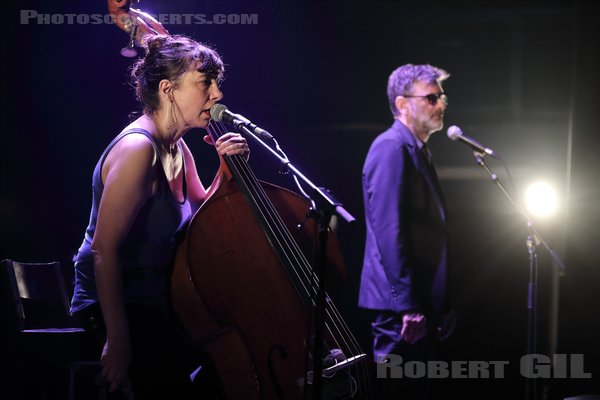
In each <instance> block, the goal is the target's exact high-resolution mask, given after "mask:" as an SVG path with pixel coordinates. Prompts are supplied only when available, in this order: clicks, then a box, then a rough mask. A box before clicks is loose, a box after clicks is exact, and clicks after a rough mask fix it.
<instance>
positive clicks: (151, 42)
mask: <svg viewBox="0 0 600 400" xmlns="http://www.w3.org/2000/svg"><path fill="white" fill-rule="evenodd" d="M169 39H170V36H168V35H162V34H153V33H149V34H146V35H144V36H143V37H142V43H141V44H142V47H143V48H144V49H145V50H146V54H150V53H156V52H158V51H159V50H160V49H161V48H162V47H163V46H165V45H166V44H167V43H168V42H169Z"/></svg>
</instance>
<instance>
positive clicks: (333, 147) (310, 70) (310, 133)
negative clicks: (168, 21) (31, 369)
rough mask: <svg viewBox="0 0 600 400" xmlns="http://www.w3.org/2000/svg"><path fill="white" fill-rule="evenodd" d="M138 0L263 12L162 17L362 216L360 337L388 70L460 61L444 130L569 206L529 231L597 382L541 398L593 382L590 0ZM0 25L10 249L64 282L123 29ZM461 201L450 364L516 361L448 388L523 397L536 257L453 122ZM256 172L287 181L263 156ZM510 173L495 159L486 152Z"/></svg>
mask: <svg viewBox="0 0 600 400" xmlns="http://www.w3.org/2000/svg"><path fill="white" fill-rule="evenodd" d="M423 4H424V5H416V4H414V3H410V2H405V1H397V2H395V1H381V2H375V1H372V2H361V1H302V2H295V3H287V2H268V1H257V2H246V1H240V0H238V1H230V0H227V1H203V2H193V1H189V0H186V1H178V2H164V1H163V2H161V1H158V0H155V1H145V2H143V3H142V8H143V9H144V10H146V11H148V12H151V13H202V14H206V15H207V16H208V17H209V18H210V16H212V15H214V14H229V13H235V14H243V13H247V14H258V24H253V25H233V24H224V25H214V24H213V25H208V24H201V25H200V24H198V25H193V24H188V25H184V24H179V25H166V26H165V27H166V28H167V29H169V31H170V32H171V33H182V34H187V35H190V36H192V37H193V38H195V39H197V40H200V41H203V42H206V43H209V44H211V45H213V46H214V47H216V49H217V50H218V51H219V52H220V54H221V55H222V56H223V58H224V60H225V62H226V64H227V65H228V68H227V73H226V75H227V79H226V81H225V83H224V84H223V87H222V89H223V92H224V93H225V98H224V99H223V103H224V104H226V105H227V106H228V107H229V109H231V110H233V111H234V112H238V113H241V114H244V115H245V116H247V117H248V118H250V119H252V120H253V121H254V122H256V123H258V124H259V125H261V126H262V127H264V128H266V129H268V130H269V131H270V132H271V133H273V134H274V135H275V136H276V137H277V139H278V141H279V143H280V145H281V146H282V148H283V149H284V150H285V151H286V152H287V154H288V156H289V157H290V158H291V160H292V161H293V162H294V164H295V165H296V166H297V167H298V168H299V169H300V170H302V171H303V172H304V173H305V174H306V175H307V176H309V177H311V178H312V179H313V180H314V181H315V182H316V183H318V184H319V185H322V186H326V187H328V188H329V189H331V190H332V191H333V192H334V193H335V194H336V196H337V197H338V198H339V199H340V200H341V201H342V202H343V203H344V205H345V206H346V208H347V210H348V211H350V212H351V213H352V214H353V215H354V216H355V217H356V218H357V221H358V222H357V223H356V224H355V225H353V226H348V225H346V224H344V223H342V222H340V223H339V227H338V233H339V238H340V241H341V246H342V250H343V252H344V256H345V258H346V268H347V270H348V281H347V282H346V289H345V291H344V292H343V293H342V295H340V296H339V298H338V299H337V302H338V303H339V305H340V307H341V308H342V310H343V312H344V313H345V315H347V320H348V323H349V324H350V326H351V327H352V328H354V331H355V333H356V336H357V337H358V338H359V340H360V342H361V343H362V344H363V346H364V348H365V349H369V348H370V338H369V327H368V322H367V319H366V315H365V313H364V312H363V311H361V310H358V309H357V307H356V301H357V290H358V283H359V275H360V268H361V261H362V251H363V240H364V222H363V210H362V195H361V188H360V172H361V168H362V162H363V159H364V157H365V155H366V152H367V150H368V147H369V145H370V143H371V141H372V140H373V139H374V138H375V136H376V135H377V134H378V133H379V132H381V131H383V130H384V129H386V127H387V126H388V125H389V124H391V122H392V119H391V115H390V112H389V110H388V105H387V98H386V92H385V90H386V83H387V77H388V75H389V73H390V72H391V71H392V70H393V69H395V68H396V67H397V66H399V65H401V64H404V63H431V64H433V65H436V66H439V67H442V68H444V69H446V70H448V71H449V72H450V73H451V75H452V76H451V78H450V79H449V80H448V82H447V84H446V85H445V89H446V91H447V92H448V93H449V94H450V105H449V108H448V110H447V113H446V127H448V126H450V125H453V124H456V125H459V126H460V127H461V128H462V130H463V131H464V132H465V134H467V135H471V136H474V137H476V138H477V139H478V140H480V141H481V142H482V143H485V144H486V145H487V146H489V147H491V148H493V149H494V150H496V151H497V152H498V153H499V154H500V155H501V156H502V158H503V160H504V161H505V163H506V165H507V166H508V168H509V170H510V172H511V175H512V177H513V179H514V191H512V192H511V193H513V195H514V197H515V198H516V199H517V200H519V201H520V200H521V199H522V193H523V191H524V188H525V186H526V184H527V183H529V182H531V181H533V180H537V179H545V180H548V181H550V182H552V183H553V184H554V185H555V186H556V187H557V189H558V191H559V194H560V200H561V207H560V212H559V214H558V216H556V217H555V218H554V219H552V220H549V221H539V222H538V221H536V224H537V227H538V229H539V231H540V233H541V234H542V236H543V237H544V238H545V239H546V241H547V242H548V243H549V244H550V246H551V247H552V248H553V249H554V250H556V251H557V253H558V254H559V255H560V256H561V257H562V259H563V260H564V261H565V263H566V265H567V268H566V271H565V273H564V275H563V276H562V277H560V279H559V281H558V287H559V290H558V291H556V292H555V294H556V293H558V297H554V298H555V299H557V300H558V310H559V313H558V325H557V329H558V330H557V333H558V334H557V336H556V337H557V341H556V348H555V351H556V352H557V353H568V354H571V353H582V354H584V357H585V370H586V372H591V373H592V374H593V378H592V379H551V380H546V381H544V382H542V383H543V384H544V386H545V389H544V394H545V396H546V397H547V398H550V399H562V398H563V397H567V396H573V395H576V394H583V393H600V385H599V379H598V378H599V377H600V346H598V344H597V340H598V338H599V337H600V324H599V323H598V311H597V305H598V304H599V300H600V295H599V287H600V285H599V283H600V262H599V261H600V256H599V254H598V251H597V247H598V245H599V244H600V243H599V242H598V240H597V237H598V235H597V233H594V232H596V230H597V226H598V223H599V222H600V207H599V206H598V201H599V200H600V192H599V189H598V187H599V184H600V169H599V167H600V160H599V158H598V157H597V151H598V149H599V142H600V139H599V138H598V134H597V127H598V122H599V121H598V114H599V112H598V105H599V101H598V93H599V92H598V80H599V78H598V71H599V70H600V69H599V63H598V61H599V56H600V53H599V46H598V40H599V39H600V35H599V32H598V24H597V21H596V17H595V15H596V14H597V7H596V6H594V5H593V4H588V2H579V1H488V2H481V1H479V2H475V1H429V2H426V3H423ZM10 7H11V8H10V11H7V12H5V14H4V21H3V25H2V29H3V33H2V63H3V67H4V68H3V71H4V74H3V79H2V87H3V90H2V110H3V115H2V141H1V148H2V157H1V158H0V159H1V167H0V174H1V175H0V176H1V181H0V188H1V194H0V218H1V226H2V228H1V236H0V258H13V259H16V260H21V261H45V260H59V261H61V262H63V265H64V266H65V272H66V274H67V276H68V277H70V275H71V274H72V265H71V262H70V259H71V257H72V255H73V253H74V252H75V251H76V249H77V248H78V246H79V244H80V242H81V240H82V238H83V232H84V229H85V226H86V225H87V222H88V217H89V206H90V202H91V190H90V189H91V188H90V184H91V174H92V170H93V168H94V165H95V163H96V161H97V158H98V156H99V155H100V153H101V152H102V150H103V149H104V147H105V146H106V144H107V143H108V142H109V141H110V140H111V139H112V138H113V137H114V136H115V135H116V134H117V133H118V132H119V131H120V130H121V129H122V127H123V126H124V125H126V124H127V123H128V121H129V114H130V112H131V111H134V110H137V109H138V108H139V107H138V105H137V103H136V101H135V100H134V95H133V91H132V90H131V88H130V86H129V85H128V83H127V82H128V68H129V66H130V65H131V60H130V59H126V58H123V57H121V56H120V55H119V49H120V48H121V47H123V46H124V45H125V44H126V43H127V35H126V34H125V33H124V32H123V31H121V30H119V29H118V28H117V27H116V26H114V25H105V24H102V25H92V24H72V25H69V24H46V25H44V24H37V23H35V22H33V21H32V22H30V24H20V23H19V16H20V14H19V13H20V10H27V9H30V10H37V11H38V12H39V13H49V14H53V13H86V14H92V13H99V14H105V13H106V5H105V2H104V1H93V2H71V1H69V2H67V1H64V0H60V1H53V2H42V1H33V0H24V1H20V2H18V4H12V5H11V6H10ZM203 134H204V132H202V131H200V130H195V131H191V132H190V133H189V134H188V135H187V136H186V141H187V142H188V143H189V144H190V146H191V147H192V150H193V151H194V153H195V156H196V162H197V164H199V168H200V174H201V177H202V178H203V180H204V181H205V183H206V184H208V183H210V181H211V178H212V174H214V171H215V170H216V167H217V163H218V160H217V157H216V156H215V154H214V151H213V150H212V149H211V148H210V147H209V146H206V145H205V144H204V143H203V142H202V140H201V137H202V135H203ZM431 147H432V151H433V153H434V157H435V159H436V163H437V165H438V169H439V173H440V177H441V183H442V186H443V188H444V189H445V192H446V195H447V200H448V206H449V209H450V217H449V220H450V240H451V266H452V272H451V279H452V282H453V285H452V288H453V298H454V305H455V308H456V310H457V312H458V315H459V326H458V328H457V330H456V332H455V335H454V337H453V338H452V339H451V340H450V341H448V342H447V344H446V345H445V346H444V347H443V349H442V353H441V354H440V358H441V359H446V360H482V361H492V360H505V361H509V362H510V366H509V367H508V368H507V370H506V378H505V379H462V380H461V379H454V380H451V381H447V382H440V385H441V387H442V388H443V389H442V390H444V393H445V394H448V395H449V396H451V397H452V398H455V397H460V398H474V399H475V398H478V399H479V398H498V399H508V398H511V399H512V398H522V394H523V388H524V380H523V379H522V378H521V377H519V373H518V369H517V367H518V364H519V358H520V357H521V356H522V355H524V354H526V353H527V348H526V340H525V339H526V329H527V309H526V293H527V283H528V273H529V261H528V254H527V249H526V246H525V240H526V237H527V230H526V227H525V224H524V222H523V220H522V219H521V218H520V216H519V215H518V214H517V213H516V212H515V210H514V208H513V207H512V206H511V205H510V203H509V202H508V200H507V199H506V198H505V197H504V196H503V195H502V193H501V192H500V191H499V190H498V188H497V187H496V186H495V185H494V184H493V183H492V182H491V181H490V180H489V178H488V177H487V175H486V174H485V172H483V171H482V170H481V169H480V168H479V167H478V166H477V165H476V164H475V163H474V159H473V157H472V155H471V152H470V151H469V149H468V148H467V147H465V146H464V145H462V144H458V143H453V142H450V141H449V140H447V138H446V137H445V129H444V131H443V132H439V133H437V134H436V135H435V136H434V137H433V139H432V141H431ZM251 164H252V165H253V166H255V168H256V171H257V174H258V175H259V177H260V178H261V179H264V180H267V181H272V182H276V183H279V184H282V185H289V182H287V180H286V179H284V177H281V176H278V174H277V172H276V168H275V166H274V164H273V162H271V161H269V160H268V158H267V155H266V154H265V153H263V152H261V151H260V150H258V149H255V150H254V151H253V152H252V161H251ZM489 165H490V167H491V168H492V169H493V170H494V171H495V172H497V173H498V175H499V177H500V179H501V181H502V182H504V183H507V186H508V187H509V188H512V186H511V185H509V184H508V183H509V181H508V179H507V178H508V176H507V174H506V173H505V169H504V168H503V166H502V164H501V163H498V162H497V161H494V160H489ZM538 254H539V270H540V281H539V283H540V297H539V300H540V301H539V318H540V325H539V333H540V337H539V347H538V353H543V354H551V353H552V348H551V345H552V343H553V341H552V340H550V339H549V338H550V337H551V329H552V328H551V326H552V325H551V318H550V317H549V316H550V315H551V310H552V308H551V300H552V298H553V297H552V295H551V294H552V291H551V286H552V279H553V278H552V275H553V274H554V271H555V266H554V265H553V263H552V262H551V260H550V259H549V257H548V253H547V251H546V250H545V248H543V247H542V246H540V247H539V248H538Z"/></svg>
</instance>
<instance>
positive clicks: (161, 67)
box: [131, 34, 225, 114]
mask: <svg viewBox="0 0 600 400" xmlns="http://www.w3.org/2000/svg"><path fill="white" fill-rule="evenodd" d="M143 46H144V48H145V50H146V54H145V56H144V57H143V58H141V59H139V60H138V61H137V62H136V63H135V64H134V65H133V67H132V70H131V77H132V84H133V86H134V87H135V92H136V96H137V99H138V100H139V101H140V103H142V105H143V106H144V113H145V114H151V113H153V112H154V111H156V110H157V109H158V107H159V105H160V101H159V97H158V84H159V82H160V81H161V80H163V79H168V80H170V81H172V82H173V83H174V84H175V85H177V84H178V82H179V79H180V78H181V76H182V75H183V74H184V73H185V72H186V71H187V70H188V69H189V68H190V65H192V64H193V63H194V62H196V61H200V67H199V68H198V70H199V71H200V72H203V73H205V74H206V75H208V77H209V78H210V79H216V80H217V82H221V81H222V80H223V74H224V71H225V67H224V65H223V61H222V60H221V57H220V56H219V54H218V53H217V52H216V51H215V50H213V49H211V48H210V47H208V46H205V45H203V44H202V43H199V42H196V41H195V40H193V39H190V38H188V37H187V36H183V35H171V36H169V35H151V34H150V35H146V36H144V40H143Z"/></svg>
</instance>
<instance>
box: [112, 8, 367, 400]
mask: <svg viewBox="0 0 600 400" xmlns="http://www.w3.org/2000/svg"><path fill="white" fill-rule="evenodd" d="M108 4H109V10H110V12H111V15H112V16H113V19H114V21H115V23H116V24H117V25H118V26H119V27H121V28H122V29H124V30H125V31H126V32H128V33H129V34H130V42H129V44H128V45H127V46H126V47H125V48H124V49H123V50H122V52H121V53H122V54H124V55H126V56H131V55H134V53H135V49H134V47H135V44H136V43H139V42H140V41H141V37H142V36H143V35H144V34H146V33H162V34H168V32H167V31H166V30H165V29H164V28H163V27H162V26H161V25H160V23H158V21H156V20H155V19H153V18H152V17H151V16H149V15H147V14H145V13H143V12H141V11H140V10H136V9H134V8H132V7H131V4H130V1H127V0H121V1H116V0H108ZM207 130H208V132H209V134H210V136H211V137H212V139H213V142H216V140H217V139H218V138H219V137H220V136H221V135H223V134H224V133H226V132H227V128H226V127H225V126H224V125H223V124H222V123H220V122H216V121H214V120H213V121H211V123H210V124H209V127H208V129H207ZM310 207H311V203H310V202H309V201H308V200H307V199H306V198H304V197H302V196H300V195H298V194H296V193H294V192H292V191H290V190H287V189H284V188H281V187H278V186H275V185H272V184H269V183H266V182H262V181H259V180H258V179H257V177H256V176H255V174H254V172H253V170H252V169H251V168H250V165H249V163H248V162H247V160H246V159H245V158H243V157H241V156H220V167H219V169H218V171H217V174H216V176H215V178H214V180H213V182H212V184H211V185H210V189H209V191H208V193H207V197H206V200H205V201H204V203H203V204H202V206H201V207H200V209H199V210H198V211H197V212H196V214H195V215H194V216H193V218H192V220H191V222H190V224H189V226H188V229H187V232H186V235H185V238H184V240H183V241H182V243H181V244H180V246H179V247H178V249H177V252H176V255H175V261H174V266H173V273H172V278H171V293H172V294H171V299H172V303H173V307H174V309H175V312H176V313H177V315H178V317H179V318H180V320H181V321H182V323H183V325H184V326H185V328H186V329H187V331H188V332H189V334H190V336H191V338H192V340H193V342H194V344H195V345H196V346H197V347H198V348H200V349H202V350H203V351H205V352H206V353H207V354H208V355H209V356H210V358H211V361H212V363H213V364H214V367H215V369H216V372H217V374H218V376H219V379H220V381H221V386H222V388H223V391H224V394H225V397H226V398H228V399H303V398H323V399H352V398H357V399H358V398H370V397H369V393H370V390H371V389H370V384H369V373H368V368H367V365H366V357H365V354H364V352H363V351H362V350H361V348H360V346H359V344H358V342H357V340H356V339H355V338H354V336H353V334H352V332H351V330H350V328H349V327H348V325H347V324H346V322H345V321H344V319H343V318H342V316H341V314H340V313H339V311H338V310H337V308H336V306H335V304H334V303H333V301H332V300H331V298H330V297H329V296H328V295H327V294H325V301H324V310H323V312H324V315H325V322H324V325H323V327H322V328H323V334H322V335H318V336H316V337H317V338H318V337H321V336H322V342H321V341H319V342H317V343H315V321H314V314H313V311H314V309H315V305H316V304H317V295H318V294H319V277H318V276H317V274H316V272H315V271H314V270H313V265H314V264H315V260H311V258H312V255H313V254H315V253H318V250H319V249H318V247H319V243H321V242H319V241H317V240H316V235H317V234H318V232H317V228H318V225H319V224H317V223H316V222H315V221H314V220H313V219H311V218H307V212H308V211H309V209H310ZM325 229H327V230H328V232H327V235H328V237H329V240H328V241H327V242H326V252H325V254H327V264H328V265H329V266H331V267H332V268H331V269H332V271H330V272H331V273H333V271H336V272H337V273H338V274H343V257H342V253H341V251H340V248H339V243H338V242H337V240H336V239H335V236H334V234H333V232H331V229H330V228H329V227H326V228H325ZM320 250H324V249H320ZM322 254H323V253H322ZM317 340H318V339H317ZM315 349H322V351H321V352H320V354H316V353H315ZM316 357H320V359H319V365H321V366H322V369H321V370H320V372H321V374H320V376H319V377H315V375H314V373H313V371H312V369H313V365H315V363H314V361H315V358H316ZM317 383H318V384H317Z"/></svg>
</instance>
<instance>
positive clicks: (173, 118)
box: [169, 96, 177, 129]
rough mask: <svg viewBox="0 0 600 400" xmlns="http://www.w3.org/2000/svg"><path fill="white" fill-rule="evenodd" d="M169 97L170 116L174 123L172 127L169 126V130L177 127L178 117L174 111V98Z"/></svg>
mask: <svg viewBox="0 0 600 400" xmlns="http://www.w3.org/2000/svg"><path fill="white" fill-rule="evenodd" d="M169 97H170V100H171V102H170V103H169V104H170V105H169V114H171V121H172V123H171V125H169V129H170V128H173V127H174V126H175V125H177V115H175V111H174V109H173V104H174V101H173V98H172V97H171V96H169Z"/></svg>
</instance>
